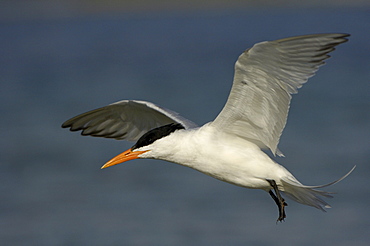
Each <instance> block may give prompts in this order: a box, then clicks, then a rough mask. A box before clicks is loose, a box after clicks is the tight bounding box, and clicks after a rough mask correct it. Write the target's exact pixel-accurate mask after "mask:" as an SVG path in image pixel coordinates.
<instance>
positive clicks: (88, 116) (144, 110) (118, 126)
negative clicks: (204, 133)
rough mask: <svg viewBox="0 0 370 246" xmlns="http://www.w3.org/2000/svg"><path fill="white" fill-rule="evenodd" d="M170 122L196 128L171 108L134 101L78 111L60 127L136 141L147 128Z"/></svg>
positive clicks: (93, 134) (86, 133)
mask: <svg viewBox="0 0 370 246" xmlns="http://www.w3.org/2000/svg"><path fill="white" fill-rule="evenodd" d="M170 123H179V124H181V125H182V126H184V128H185V129H189V128H194V127H196V124H195V123H193V122H191V121H190V120H187V119H185V118H184V117H182V116H180V115H179V114H178V113H176V112H174V111H171V110H169V109H165V108H162V107H159V106H157V105H155V104H154V103H151V102H146V101H137V100H123V101H119V102H116V103H112V104H110V105H108V106H105V107H102V108H98V109H95V110H92V111H89V112H86V113H83V114H80V115H78V116H76V117H73V118H72V119H69V120H67V121H66V122H64V123H63V125H62V127H64V128H68V127H69V128H70V130H71V131H79V130H82V132H81V134H82V135H90V136H94V137H105V138H115V139H118V140H121V139H125V140H128V141H136V140H138V139H139V138H140V137H141V136H142V135H143V134H145V133H146V132H148V131H149V130H151V129H154V128H156V127H159V126H163V125H167V124H170Z"/></svg>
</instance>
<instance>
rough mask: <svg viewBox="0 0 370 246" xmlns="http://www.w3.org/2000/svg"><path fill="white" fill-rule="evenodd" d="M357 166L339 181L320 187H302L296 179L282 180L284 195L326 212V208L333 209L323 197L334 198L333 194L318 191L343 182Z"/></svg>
mask: <svg viewBox="0 0 370 246" xmlns="http://www.w3.org/2000/svg"><path fill="white" fill-rule="evenodd" d="M355 167H356V166H354V167H353V168H352V169H351V170H350V171H349V172H348V173H347V174H346V175H344V176H343V177H341V178H340V179H338V180H335V181H333V182H331V183H329V184H325V185H318V186H306V185H302V184H301V183H300V182H299V181H298V180H296V179H295V178H294V177H291V178H287V179H282V180H281V182H282V184H283V187H284V191H283V192H284V194H285V195H287V197H289V198H290V199H292V200H294V201H296V202H299V203H302V204H305V205H309V206H312V207H315V208H317V209H320V210H322V211H324V212H325V209H324V208H331V207H330V205H329V204H328V203H327V202H325V201H324V200H322V198H321V197H329V198H331V197H332V196H331V195H330V194H333V193H331V192H327V191H322V190H316V189H317V188H324V187H327V186H329V185H333V184H336V183H338V182H339V181H341V180H342V179H344V178H346V177H347V176H348V175H350V174H351V172H352V171H353V170H354V169H355Z"/></svg>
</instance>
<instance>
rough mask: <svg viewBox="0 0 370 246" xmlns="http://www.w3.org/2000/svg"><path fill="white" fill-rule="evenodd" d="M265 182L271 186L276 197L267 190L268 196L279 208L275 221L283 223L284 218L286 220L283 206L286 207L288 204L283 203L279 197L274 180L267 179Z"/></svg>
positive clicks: (282, 199)
mask: <svg viewBox="0 0 370 246" xmlns="http://www.w3.org/2000/svg"><path fill="white" fill-rule="evenodd" d="M267 182H269V184H270V185H271V187H272V188H273V189H274V191H275V193H276V195H275V194H274V193H273V192H272V190H269V194H270V196H271V197H272V199H274V201H275V203H276V205H277V206H278V208H279V217H278V219H277V221H280V222H281V221H283V220H284V219H285V218H286V214H285V210H284V208H285V206H288V204H287V203H286V202H285V200H284V198H283V197H282V196H281V195H280V192H279V189H278V187H277V185H276V182H275V180H269V179H267Z"/></svg>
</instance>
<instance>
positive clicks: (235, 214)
mask: <svg viewBox="0 0 370 246" xmlns="http://www.w3.org/2000/svg"><path fill="white" fill-rule="evenodd" d="M369 24H370V17H369V11H368V10H366V9H328V8H326V9H322V10H320V9H314V8H313V9H283V8H281V9H251V10H250V9H239V10H234V11H231V10H227V11H218V12H204V11H199V12H192V13H189V12H188V13H160V14H158V13H156V14H152V15H150V14H149V15H148V14H142V15H136V16H134V15H130V16H124V15H122V16H120V15H115V16H95V17H85V18H71V19H59V20H34V21H25V20H23V21H11V22H10V21H9V22H2V23H0V38H1V43H0V52H1V54H2V55H1V56H0V74H1V76H0V81H1V98H0V100H1V101H0V102H1V105H2V107H1V108H0V110H1V111H0V112H1V115H2V120H1V123H0V127H1V133H2V134H1V140H0V144H1V146H0V147H1V148H0V163H1V170H0V184H1V185H0V187H1V188H0V189H1V193H0V198H1V202H0V211H1V212H0V239H1V242H2V244H3V245H246V244H247V245H368V243H369V242H370V240H369V239H370V238H369V231H370V226H369V223H368V221H369V219H370V217H369V212H368V209H369V203H370V199H369V196H368V194H369V191H370V189H369V186H367V185H366V182H367V181H368V177H369V173H370V167H369V159H370V151H369V139H370V133H369V125H370V117H369V109H370V101H369V96H368V95H369V94H368V93H369V89H370V84H369V78H370V72H369V71H370V70H369V67H370V56H369V55H370V52H369V51H370V49H369V45H368V44H369V40H370V32H369V30H370V29H369V28H370V25H369ZM322 32H345V33H351V34H352V36H351V38H350V42H348V43H346V44H344V45H341V46H340V47H338V48H337V51H335V52H334V53H333V54H332V56H333V58H332V59H330V60H329V61H328V64H327V65H326V66H325V67H323V68H321V70H320V71H319V72H318V74H317V76H315V77H314V78H312V79H311V80H310V82H309V83H308V84H307V85H305V87H304V88H302V89H301V90H300V94H298V95H297V96H295V97H294V99H293V104H292V108H291V111H290V116H289V120H288V124H287V128H286V129H285V131H284V134H283V137H282V139H281V143H280V149H281V150H282V151H283V152H284V153H285V155H286V158H283V159H282V158H280V159H278V160H277V161H278V162H279V163H281V164H283V165H284V166H286V167H287V168H288V169H290V170H291V171H292V172H293V173H294V174H295V175H296V177H297V178H299V179H300V180H301V181H302V182H303V183H305V184H310V185H311V184H312V185H314V184H321V183H326V182H329V181H332V180H334V179H336V178H338V177H340V176H341V175H343V174H344V173H345V172H347V171H348V170H349V169H350V168H351V167H352V166H353V165H355V164H356V165H357V169H356V170H355V172H354V173H353V174H352V175H351V176H349V177H348V178H347V179H346V180H344V181H342V182H341V183H339V184H337V185H335V186H333V187H331V188H329V189H330V190H331V191H334V192H336V193H338V194H337V195H336V197H335V199H333V200H331V201H330V203H331V204H332V206H333V208H332V209H331V210H330V211H329V212H328V213H322V212H320V211H318V210H315V209H313V208H310V207H306V206H303V205H300V204H297V203H294V202H291V201H290V203H289V207H288V208H287V216H288V218H287V220H286V222H285V223H282V224H278V225H276V224H275V219H276V217H277V209H276V206H275V204H274V203H273V201H272V200H271V198H270V197H269V196H268V195H267V194H265V193H264V192H262V191H255V190H247V189H242V188H240V187H235V186H232V185H230V184H226V183H222V182H220V181H217V180H214V179H212V178H210V177H207V176H205V175H203V174H200V173H198V172H196V171H193V170H191V169H187V168H184V167H181V166H177V165H174V164H170V163H166V162H161V161H153V160H140V161H139V160H137V161H132V162H129V163H127V164H124V165H120V166H116V167H114V168H109V169H107V170H100V166H101V165H102V164H103V163H104V162H105V161H106V160H108V159H110V158H111V157H113V156H114V155H116V154H118V153H120V152H122V151H123V150H125V149H126V148H128V147H130V146H131V143H126V142H118V141H113V140H107V139H98V138H91V137H81V136H80V135H79V134H76V133H70V132H68V131H67V130H65V129H61V128H60V125H61V123H62V122H63V121H65V120H66V119H68V118H70V117H72V116H74V115H76V114H79V113H82V112H85V111H88V110H90V109H94V108H97V107H100V106H104V105H106V104H109V103H112V102H114V101H118V100H121V99H144V100H148V101H153V102H155V103H157V104H159V105H162V106H164V107H168V108H171V109H173V110H175V111H178V112H180V113H181V114H182V115H183V116H185V117H187V118H189V119H191V120H193V121H194V122H197V123H198V124H203V123H205V122H207V121H210V120H212V119H214V117H215V116H216V115H217V114H218V112H219V111H220V109H221V108H222V106H223V104H224V102H225V100H226V98H227V96H228V93H229V89H230V86H231V81H232V76H233V64H234V62H235V60H236V59H237V57H238V56H239V54H240V53H241V52H242V51H243V50H244V49H246V48H248V47H250V46H252V45H253V44H254V43H256V42H259V41H263V40H272V39H278V38H284V37H288V36H293V35H300V34H309V33H322Z"/></svg>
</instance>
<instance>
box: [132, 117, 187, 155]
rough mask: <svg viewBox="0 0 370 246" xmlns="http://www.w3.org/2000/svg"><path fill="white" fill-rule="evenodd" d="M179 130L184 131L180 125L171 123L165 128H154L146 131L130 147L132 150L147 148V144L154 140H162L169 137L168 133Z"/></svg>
mask: <svg viewBox="0 0 370 246" xmlns="http://www.w3.org/2000/svg"><path fill="white" fill-rule="evenodd" d="M180 129H185V128H184V127H183V126H182V125H181V124H175V123H171V124H168V125H165V126H160V127H157V128H154V129H153V130H150V131H148V132H147V133H145V134H144V135H143V136H142V137H141V138H139V140H137V142H136V144H135V145H134V146H132V148H131V149H132V150H134V149H137V148H140V147H143V146H147V145H149V144H152V143H154V142H155V141H156V140H158V139H160V138H163V137H165V136H168V135H170V133H172V132H174V131H176V130H180Z"/></svg>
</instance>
